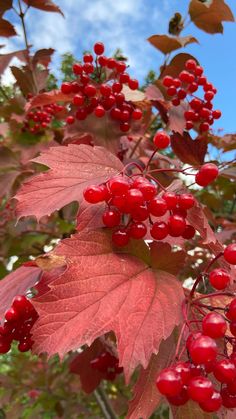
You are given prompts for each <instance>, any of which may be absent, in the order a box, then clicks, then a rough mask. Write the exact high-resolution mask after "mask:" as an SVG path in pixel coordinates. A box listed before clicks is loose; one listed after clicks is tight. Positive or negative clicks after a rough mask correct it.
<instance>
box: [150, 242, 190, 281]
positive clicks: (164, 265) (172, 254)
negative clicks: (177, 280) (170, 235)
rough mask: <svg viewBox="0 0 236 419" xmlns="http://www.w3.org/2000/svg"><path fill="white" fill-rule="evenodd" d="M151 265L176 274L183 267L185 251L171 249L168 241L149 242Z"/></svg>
mask: <svg viewBox="0 0 236 419" xmlns="http://www.w3.org/2000/svg"><path fill="white" fill-rule="evenodd" d="M150 248H151V258H152V267H153V268H154V269H160V270H162V271H166V272H169V273H171V274H173V275H177V274H178V273H179V271H180V270H181V269H182V268H183V267H184V263H185V258H186V252H184V251H183V250H178V251H173V250H172V247H171V246H170V244H169V243H161V242H156V241H154V242H152V243H151V244H150Z"/></svg>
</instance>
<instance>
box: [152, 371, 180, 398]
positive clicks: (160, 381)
mask: <svg viewBox="0 0 236 419" xmlns="http://www.w3.org/2000/svg"><path fill="white" fill-rule="evenodd" d="M156 386H157V388H158V390H159V392H160V393H161V394H164V395H165V396H177V395H178V394H180V392H181V390H182V388H183V383H182V380H181V376H180V374H178V373H177V372H176V371H175V370H174V369H172V368H167V369H165V370H163V371H162V372H161V373H160V375H159V377H158V378H157V381H156Z"/></svg>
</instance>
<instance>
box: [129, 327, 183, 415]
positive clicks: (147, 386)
mask: <svg viewBox="0 0 236 419" xmlns="http://www.w3.org/2000/svg"><path fill="white" fill-rule="evenodd" d="M175 344H176V342H175V339H174V334H173V333H172V335H171V336H170V337H169V338H168V339H166V340H165V341H163V342H162V343H161V345H160V349H159V353H158V355H152V357H151V360H150V362H149V365H148V367H147V369H143V368H142V369H141V372H140V375H139V379H138V381H137V383H136V384H135V387H134V398H133V399H132V400H131V402H130V403H129V410H128V413H127V419H137V418H142V419H149V418H150V416H151V415H152V413H153V411H154V410H155V409H156V408H157V406H158V405H159V403H160V401H161V399H162V396H161V394H160V393H159V392H158V391H157V388H156V379H157V376H158V374H159V372H160V371H161V370H162V369H163V368H165V367H166V366H167V365H168V364H169V362H170V360H171V358H172V357H173V355H174V351H175Z"/></svg>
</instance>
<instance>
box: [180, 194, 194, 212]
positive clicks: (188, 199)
mask: <svg viewBox="0 0 236 419" xmlns="http://www.w3.org/2000/svg"><path fill="white" fill-rule="evenodd" d="M178 205H179V207H180V208H184V209H186V210H188V209H190V208H192V207H193V206H194V205H195V199H194V196H193V195H192V194H188V193H185V194H181V195H179V199H178Z"/></svg>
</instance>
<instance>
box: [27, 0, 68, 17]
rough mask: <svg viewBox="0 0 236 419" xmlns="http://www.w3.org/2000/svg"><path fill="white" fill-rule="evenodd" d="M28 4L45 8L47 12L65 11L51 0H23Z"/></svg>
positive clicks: (36, 7) (41, 8)
mask: <svg viewBox="0 0 236 419" xmlns="http://www.w3.org/2000/svg"><path fill="white" fill-rule="evenodd" d="M23 1H24V2H25V3H26V4H27V5H28V6H30V7H35V9H40V10H44V11H45V12H56V13H60V14H61V15H62V16H64V15H63V13H62V11H61V9H60V8H59V7H58V6H57V5H56V4H55V3H53V1H51V0H23Z"/></svg>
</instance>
